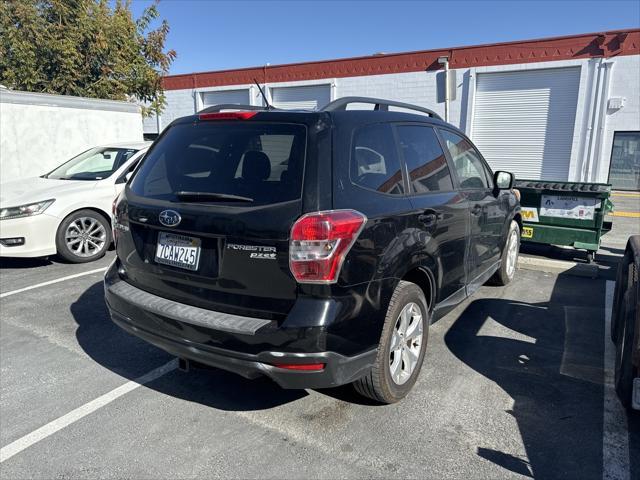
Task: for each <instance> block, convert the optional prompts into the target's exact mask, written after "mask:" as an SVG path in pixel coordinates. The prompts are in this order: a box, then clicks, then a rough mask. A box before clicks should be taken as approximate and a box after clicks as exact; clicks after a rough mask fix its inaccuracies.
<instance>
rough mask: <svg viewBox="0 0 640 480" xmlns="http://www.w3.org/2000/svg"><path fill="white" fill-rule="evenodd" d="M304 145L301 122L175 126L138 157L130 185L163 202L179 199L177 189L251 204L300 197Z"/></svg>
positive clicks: (304, 130)
mask: <svg viewBox="0 0 640 480" xmlns="http://www.w3.org/2000/svg"><path fill="white" fill-rule="evenodd" d="M305 143H306V129H305V127H304V126H303V125H292V124H258V123H240V122H234V123H222V124H221V123H218V122H199V123H190V124H180V125H175V126H173V127H171V129H170V130H169V131H168V132H167V133H166V134H165V135H164V136H163V137H162V138H161V139H160V141H159V142H158V143H157V144H156V145H155V146H154V148H153V150H152V151H151V152H150V153H149V154H148V155H147V157H146V158H145V159H144V162H143V164H142V165H141V167H140V170H139V171H138V173H137V174H136V176H135V178H134V180H133V182H132V184H131V189H132V190H133V192H134V193H136V194H137V195H142V196H144V197H149V198H157V199H161V200H169V201H179V200H180V199H179V198H178V195H176V194H177V193H178V192H192V193H202V194H222V195H235V196H239V197H245V198H247V199H250V201H251V202H252V203H257V204H268V203H277V202H284V201H288V200H294V199H297V198H300V195H301V188H302V172H303V167H304V153H305ZM193 198H195V197H193ZM193 198H192V200H193ZM203 198H205V197H203ZM193 201H197V200H193ZM206 201H207V202H208V203H210V202H211V201H212V199H211V198H209V199H207V200H206ZM217 201H219V202H223V201H225V200H224V199H219V200H217ZM227 201H228V200H227Z"/></svg>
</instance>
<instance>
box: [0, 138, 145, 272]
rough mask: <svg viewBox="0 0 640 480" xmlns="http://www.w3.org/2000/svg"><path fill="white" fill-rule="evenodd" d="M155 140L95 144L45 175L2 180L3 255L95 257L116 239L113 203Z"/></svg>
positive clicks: (0, 247)
mask: <svg viewBox="0 0 640 480" xmlns="http://www.w3.org/2000/svg"><path fill="white" fill-rule="evenodd" d="M149 145H151V142H136V143H119V144H113V145H107V146H102V147H96V148H92V149H90V150H87V151H86V152H84V153H81V154H80V155H78V156H76V157H74V158H72V159H71V160H69V161H68V162H66V163H64V164H62V165H61V166H60V167H58V168H56V169H55V170H53V171H52V172H50V173H48V174H46V175H43V176H41V177H33V178H25V179H21V180H15V181H11V182H7V183H2V184H0V257H42V256H47V255H53V254H56V253H57V254H58V255H59V256H60V257H62V258H64V259H65V260H67V261H70V262H75V263H82V262H90V261H92V260H95V259H97V258H100V257H101V256H103V255H104V253H105V252H106V250H107V249H108V248H109V245H110V244H111V227H110V225H111V220H110V218H111V205H112V202H113V200H114V199H115V198H116V197H117V196H118V194H119V193H120V192H121V191H122V189H123V188H124V184H125V183H126V181H127V174H128V173H130V172H132V171H133V169H134V168H135V167H136V165H137V164H138V162H139V161H140V159H141V158H142V157H143V155H144V153H145V152H146V151H147V149H148V148H149Z"/></svg>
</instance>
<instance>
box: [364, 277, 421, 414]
mask: <svg viewBox="0 0 640 480" xmlns="http://www.w3.org/2000/svg"><path fill="white" fill-rule="evenodd" d="M418 311H419V315H420V317H419V318H418V313H417V312H418ZM402 313H405V314H406V315H405V317H404V318H405V322H406V321H408V323H405V322H402V319H401V318H400V316H401V314H402ZM413 322H418V323H416V324H415V328H411V327H412V326H413V325H414V323H413ZM429 323H430V314H429V308H428V306H427V301H426V300H425V297H424V293H423V292H422V290H421V289H420V287H418V286H417V285H416V284H414V283H411V282H405V281H400V283H398V286H397V287H396V289H395V291H394V292H393V295H392V297H391V301H390V302H389V308H388V309H387V316H386V318H385V321H384V325H383V327H382V334H381V336H380V343H379V345H378V354H377V356H376V361H375V364H374V365H373V367H372V368H371V370H370V371H369V372H368V373H367V375H365V376H364V377H362V378H360V379H358V380H356V381H355V382H354V383H353V386H354V388H355V390H356V391H357V392H358V393H359V394H360V395H362V396H364V397H368V398H371V399H373V400H375V401H377V402H380V403H387V404H388V403H395V402H397V401H398V400H401V399H403V398H404V397H405V396H406V395H407V394H408V393H409V391H410V390H411V388H412V387H413V385H414V384H415V383H416V380H417V378H418V375H419V373H420V369H421V367H422V362H423V360H424V354H425V350H426V346H427V338H428V333H429ZM418 328H421V329H422V332H421V336H419V337H418V332H419V330H416V329H418ZM403 330H404V333H408V335H410V336H411V337H412V339H413V342H411V346H410V347H409V344H408V343H405V341H401V342H400V343H399V345H402V346H400V347H399V348H397V349H394V352H393V355H392V352H391V350H392V346H393V345H398V343H395V342H398V341H399V340H401V339H404V338H405V336H404V333H402V335H400V333H401V332H402V331H403ZM407 338H408V337H407ZM416 340H417V342H416ZM417 343H419V344H417ZM405 359H406V361H405ZM412 359H413V362H414V363H413V368H411V360H412ZM394 367H395V368H394ZM407 367H408V368H407ZM392 372H395V374H394V373H392Z"/></svg>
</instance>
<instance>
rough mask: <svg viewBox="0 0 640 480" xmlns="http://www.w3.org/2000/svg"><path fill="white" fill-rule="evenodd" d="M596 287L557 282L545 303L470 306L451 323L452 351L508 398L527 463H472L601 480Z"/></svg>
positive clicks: (491, 456) (599, 302) (491, 455)
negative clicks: (506, 332)
mask: <svg viewBox="0 0 640 480" xmlns="http://www.w3.org/2000/svg"><path fill="white" fill-rule="evenodd" d="M603 284H604V282H602V281H593V280H589V279H583V278H577V277H572V276H569V275H559V276H558V277H557V281H556V283H555V286H554V290H553V293H552V296H551V299H550V301H549V302H545V303H534V304H529V303H525V302H518V301H513V300H506V299H480V300H475V301H473V302H471V303H470V304H469V305H468V306H467V308H466V309H465V311H464V312H463V313H462V315H460V317H459V318H458V319H457V320H456V321H455V322H454V323H453V325H452V326H451V328H450V329H449V331H448V332H447V333H446V335H445V342H446V344H447V346H448V347H449V349H450V350H451V352H452V353H453V354H454V355H455V356H456V357H458V358H459V359H460V360H462V361H463V362H464V363H466V364H467V365H469V366H470V367H471V368H473V369H474V370H475V371H477V372H478V373H480V374H482V375H484V376H485V377H487V378H489V379H491V380H493V381H494V382H496V384H498V385H499V386H500V387H501V388H502V389H503V390H505V392H507V393H508V394H509V395H510V396H511V398H512V399H513V409H512V410H511V411H508V412H507V413H509V414H511V415H513V417H514V418H515V419H516V421H517V423H518V427H519V429H520V434H521V436H522V441H523V444H524V447H525V449H526V454H527V458H528V459H529V464H527V463H526V462H524V461H523V460H522V459H518V458H516V457H513V456H512V455H510V454H507V453H505V452H499V451H495V450H492V449H490V448H487V447H488V446H486V445H478V446H477V454H478V455H479V456H481V457H483V458H485V459H487V460H489V461H491V462H493V463H495V464H497V465H500V466H501V467H503V468H505V469H507V470H510V471H512V472H514V473H518V474H522V475H529V476H534V477H535V478H579V479H584V478H596V477H597V478H601V477H602V428H603V427H602V418H603V386H602V368H603V354H604V346H603V338H604V337H603V336H604V330H603V322H602V312H603V310H602V309H603V302H604V294H603V291H602V287H603ZM532 288H535V286H532ZM505 327H506V329H509V333H508V335H509V338H507V337H506V336H504V337H503V336H500V335H501V333H500V331H501V330H503V331H505ZM514 332H515V333H514Z"/></svg>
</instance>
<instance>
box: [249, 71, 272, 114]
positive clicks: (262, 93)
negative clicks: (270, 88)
mask: <svg viewBox="0 0 640 480" xmlns="http://www.w3.org/2000/svg"><path fill="white" fill-rule="evenodd" d="M253 81H254V82H255V84H256V86H257V87H258V90H260V95H262V99H263V100H264V103H265V105H266V106H267V110H272V109H273V106H272V105H271V104H270V103H269V100H267V96H266V95H265V94H264V92H263V91H262V87H261V86H260V84H259V83H258V80H256V79H255V78H254V79H253Z"/></svg>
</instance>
